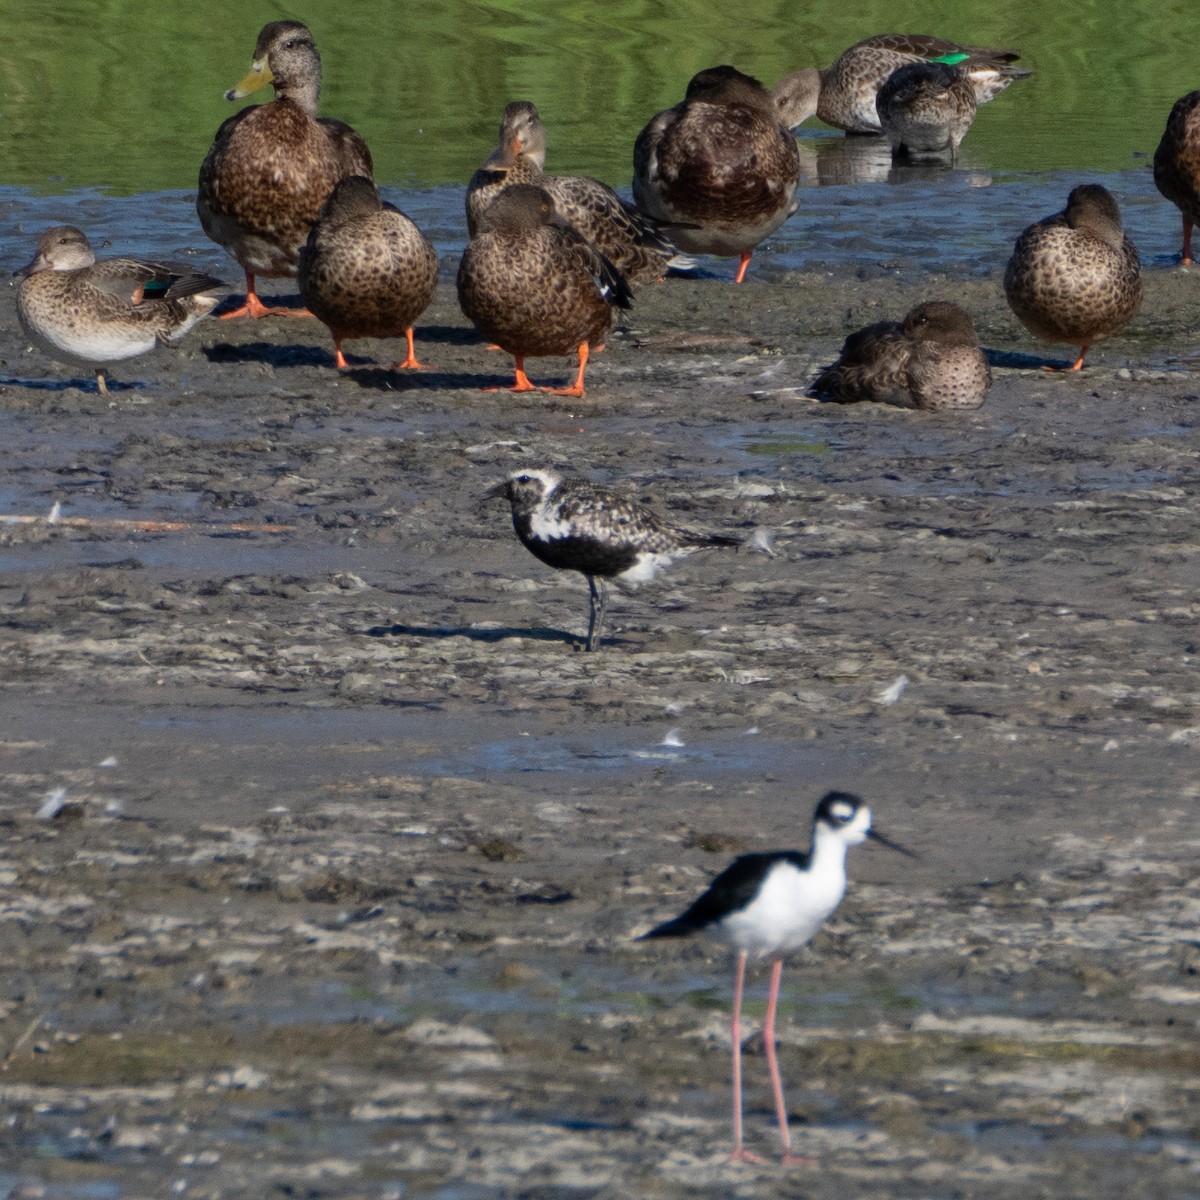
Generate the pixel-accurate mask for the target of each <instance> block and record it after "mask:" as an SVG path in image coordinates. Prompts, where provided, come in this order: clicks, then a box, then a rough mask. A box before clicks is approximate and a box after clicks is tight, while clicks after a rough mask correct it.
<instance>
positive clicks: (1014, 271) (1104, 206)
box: [1004, 183, 1142, 371]
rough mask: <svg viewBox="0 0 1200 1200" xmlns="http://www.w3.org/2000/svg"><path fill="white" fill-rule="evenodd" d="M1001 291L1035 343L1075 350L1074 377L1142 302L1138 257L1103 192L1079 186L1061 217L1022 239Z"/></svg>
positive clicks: (1113, 204)
mask: <svg viewBox="0 0 1200 1200" xmlns="http://www.w3.org/2000/svg"><path fill="white" fill-rule="evenodd" d="M1004 293H1005V295H1006V296H1007V297H1008V303H1009V305H1010V307H1011V308H1012V310H1013V312H1015V313H1016V314H1017V316H1018V317H1019V318H1020V319H1021V322H1022V324H1023V325H1024V326H1025V328H1026V329H1028V330H1029V332H1030V333H1032V334H1033V335H1034V336H1035V337H1040V338H1044V339H1045V340H1046V341H1048V342H1067V343H1068V344H1070V345H1072V346H1078V347H1079V358H1078V359H1077V360H1076V362H1075V363H1074V364H1073V366H1072V367H1071V369H1072V370H1076V371H1077V370H1079V369H1080V368H1081V367H1082V366H1083V360H1084V357H1085V356H1086V354H1087V350H1088V347H1089V346H1091V345H1092V344H1094V343H1095V342H1098V341H1100V340H1101V339H1103V338H1107V337H1111V336H1112V335H1113V334H1114V333H1116V332H1117V331H1118V330H1121V329H1124V328H1125V326H1126V325H1128V324H1129V322H1130V321H1132V320H1133V318H1134V316H1135V315H1136V313H1137V311H1138V308H1139V307H1140V306H1141V303H1142V279H1141V269H1140V265H1139V263H1138V254H1137V250H1136V249H1135V248H1134V245H1133V243H1132V242H1131V241H1130V240H1129V238H1127V237H1126V236H1125V234H1124V232H1123V231H1122V229H1121V212H1120V209H1118V208H1117V202H1116V201H1115V200H1114V199H1113V198H1112V195H1111V194H1110V193H1109V192H1108V190H1107V189H1106V188H1103V187H1101V186H1100V185H1099V184H1097V183H1086V184H1080V185H1079V187H1077V188H1075V189H1074V190H1073V191H1072V192H1071V194H1070V196H1069V197H1068V198H1067V207H1066V209H1064V211H1062V212H1060V213H1056V214H1055V215H1054V216H1052V217H1046V218H1045V220H1042V221H1038V222H1037V223H1036V224H1035V225H1030V226H1029V228H1028V229H1026V230H1025V232H1024V233H1022V234H1021V236H1020V237H1019V238H1018V239H1017V244H1016V246H1015V247H1014V249H1013V253H1012V257H1011V258H1010V259H1009V260H1008V269H1007V270H1006V271H1005V273H1004Z"/></svg>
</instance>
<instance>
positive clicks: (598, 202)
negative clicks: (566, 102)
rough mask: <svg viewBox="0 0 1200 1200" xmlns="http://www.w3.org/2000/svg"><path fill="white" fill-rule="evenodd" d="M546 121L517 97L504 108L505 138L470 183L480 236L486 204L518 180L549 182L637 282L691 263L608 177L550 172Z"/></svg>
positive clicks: (563, 207)
mask: <svg viewBox="0 0 1200 1200" xmlns="http://www.w3.org/2000/svg"><path fill="white" fill-rule="evenodd" d="M545 165H546V127H545V126H544V125H543V124H542V118H541V116H540V115H539V113H538V110H537V107H536V106H535V105H533V104H531V103H530V102H529V101H528V100H514V101H513V102H512V103H511V104H509V105H508V106H507V107H506V108H505V110H504V119H503V121H502V122H501V124H500V141H499V145H498V146H497V147H496V149H495V151H494V152H493V153H492V154H491V156H490V157H489V158H488V159H487V161H486V162H485V163H484V164H483V166H481V167H480V168H479V170H478V171H476V172H475V174H474V175H473V176H472V177H471V182H470V184H469V185H468V187H467V229H468V231H469V232H470V234H471V236H472V237H474V235H475V229H476V227H477V226H478V224H479V218H480V215H481V214H482V213H483V210H484V209H485V208H486V207H487V206H488V205H489V204H490V203H491V202H492V201H493V200H494V199H495V198H496V196H498V195H499V194H500V192H501V191H502V190H503V189H504V188H506V187H508V186H510V185H511V184H514V183H528V184H532V185H533V186H535V187H540V188H544V189H545V190H546V191H547V192H549V193H550V198H551V199H552V200H553V201H554V208H555V211H556V212H557V213H558V215H559V216H560V217H562V218H563V219H564V220H565V221H568V222H569V223H570V224H572V225H574V226H575V228H576V229H578V230H579V232H580V233H582V234H583V236H584V237H585V238H587V240H588V241H589V242H591V243H592V245H593V246H595V247H596V249H597V250H599V251H600V253H601V254H603V255H604V256H605V257H606V258H607V259H609V261H610V262H612V264H613V265H614V266H615V267H616V268H617V270H618V271H620V272H621V274H622V275H624V276H625V278H626V280H628V281H629V283H631V284H640V283H650V282H652V281H654V280H656V279H660V278H661V277H662V276H663V274H664V273H665V272H666V270H667V268H668V267H670V266H672V265H676V266H686V265H688V260H686V259H681V256H680V255H679V252H678V250H676V249H675V247H674V245H672V243H671V241H670V240H669V239H668V238H667V237H666V235H665V234H663V233H661V232H660V231H659V229H658V228H657V226H656V225H655V224H654V223H653V222H652V221H651V220H650V219H649V218H648V217H646V216H645V214H643V213H640V212H638V210H637V209H635V208H633V207H631V206H630V205H628V204H626V203H625V202H624V201H623V200H622V199H621V197H620V196H618V195H617V193H616V192H614V191H613V190H612V188H610V187H609V186H608V184H606V183H601V182H600V180H598V179H591V178H589V177H588V176H586V175H546V174H544V173H543V172H544V168H545Z"/></svg>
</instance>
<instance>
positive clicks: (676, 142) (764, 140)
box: [633, 66, 800, 283]
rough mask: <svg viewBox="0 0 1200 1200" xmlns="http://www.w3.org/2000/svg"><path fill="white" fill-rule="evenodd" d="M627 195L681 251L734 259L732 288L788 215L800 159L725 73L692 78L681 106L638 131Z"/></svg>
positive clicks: (761, 100) (759, 100)
mask: <svg viewBox="0 0 1200 1200" xmlns="http://www.w3.org/2000/svg"><path fill="white" fill-rule="evenodd" d="M633 171H634V173H633V197H634V199H635V200H636V201H637V204H638V207H639V208H641V209H643V210H645V211H646V212H647V213H649V214H650V216H652V217H653V218H655V219H656V220H659V221H664V222H671V223H674V224H673V228H672V230H671V236H672V238H673V239H674V241H675V243H676V245H678V246H679V248H680V249H681V250H686V251H687V252H688V253H696V254H717V255H722V256H729V255H735V254H736V255H738V256H739V257H740V259H741V262H740V265H739V268H738V274H737V282H739V283H740V282H741V281H742V279H743V278H744V277H745V273H746V267H747V265H748V264H749V262H750V255H751V252H752V251H753V249H754V247H755V246H757V245H758V244H759V242H761V241H762V240H763V238H765V237H767V236H768V235H770V234H771V233H773V232H774V231H775V230H776V229H778V228H779V226H780V225H782V224H783V223H784V221H786V220H787V219H788V217H790V216H791V215H792V213H794V212H795V211H796V208H797V201H796V199H795V192H796V187H797V185H798V184H799V182H800V156H799V153H798V152H797V150H796V140H795V138H793V137H792V135H791V134H790V133H789V132H788V131H787V130H786V129H785V128H784V127H783V125H782V124H781V123H780V120H779V115H778V113H777V111H776V109H775V103H774V101H773V99H772V98H771V94H770V93H769V92H768V91H767V90H766V89H765V88H764V87H763V86H762V85H761V84H760V83H759V82H758V80H757V79H751V78H750V76H749V75H743V74H742V73H741V71H738V70H736V69H735V68H733V67H730V66H721V67H710V68H709V69H708V70H706V71H701V72H700V73H699V74H698V75H695V76H693V78H692V80H691V82H690V83H689V84H688V87H687V95H686V96H685V98H684V100H683V101H682V102H681V103H679V104H677V105H675V107H674V108H669V109H667V110H665V111H664V112H660V113H659V114H658V115H657V116H655V117H654V118H653V119H652V120H651V121H650V123H649V124H648V125H647V126H646V127H645V129H643V130H642V132H641V133H640V134H638V138H637V142H636V144H635V146H634V151H633Z"/></svg>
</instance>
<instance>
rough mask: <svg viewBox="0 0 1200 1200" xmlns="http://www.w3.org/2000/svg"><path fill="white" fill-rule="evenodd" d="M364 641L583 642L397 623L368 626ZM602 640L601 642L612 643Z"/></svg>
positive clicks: (509, 628) (506, 629)
mask: <svg viewBox="0 0 1200 1200" xmlns="http://www.w3.org/2000/svg"><path fill="white" fill-rule="evenodd" d="M365 633H366V635H367V637H376V638H384V637H417V638H430V639H443V638H453V637H463V638H468V639H470V640H471V641H473V642H481V643H483V644H484V645H495V644H496V643H497V642H505V641H508V640H509V639H510V638H521V639H522V640H524V641H530V642H563V643H565V644H566V645H568V646H573V647H575V648H576V649H580V648H582V646H583V638H581V637H578V636H577V635H576V634H573V633H567V632H566V631H565V630H562V629H521V628H518V627H517V626H514V625H501V626H498V627H495V628H492V629H474V628H471V627H470V626H466V625H406V624H405V623H404V622H402V621H398V622H396V623H395V624H393V625H372V626H371V627H370V628H369V629H367V630H365ZM615 640H616V639H613V638H606V639H605V641H609V642H611V641H615Z"/></svg>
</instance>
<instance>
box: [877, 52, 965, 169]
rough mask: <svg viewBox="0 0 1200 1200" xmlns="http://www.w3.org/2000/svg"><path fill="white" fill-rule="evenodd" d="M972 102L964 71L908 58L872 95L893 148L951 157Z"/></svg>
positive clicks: (913, 153)
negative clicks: (876, 94) (876, 93)
mask: <svg viewBox="0 0 1200 1200" xmlns="http://www.w3.org/2000/svg"><path fill="white" fill-rule="evenodd" d="M964 65H965V64H964ZM976 107H977V104H976V100H975V89H974V87H972V86H971V80H970V79H969V78H968V77H967V74H966V72H965V71H964V70H963V69H962V67H959V66H954V67H951V66H947V65H946V64H945V63H927V62H914V63H906V64H905V65H904V66H902V67H898V68H897V69H896V70H895V71H893V72H892V73H891V74H890V75H889V76H888V77H887V79H886V80H885V81H884V84H883V86H882V87H881V88H880V89H879V94H878V96H877V97H876V108H877V110H878V112H879V123H880V124H881V125H882V126H883V132H884V135H885V136H886V138H887V140H888V144H889V145H890V146H891V148H892V153H893V154H895V155H907V156H908V157H910V158H929V157H943V156H945V157H950V158H953V157H954V155H955V153H956V152H957V150H958V147H959V144H960V143H961V142H962V140H963V138H964V137H966V134H967V130H968V129H970V128H971V123H972V122H973V121H974V120H975V110H976Z"/></svg>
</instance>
